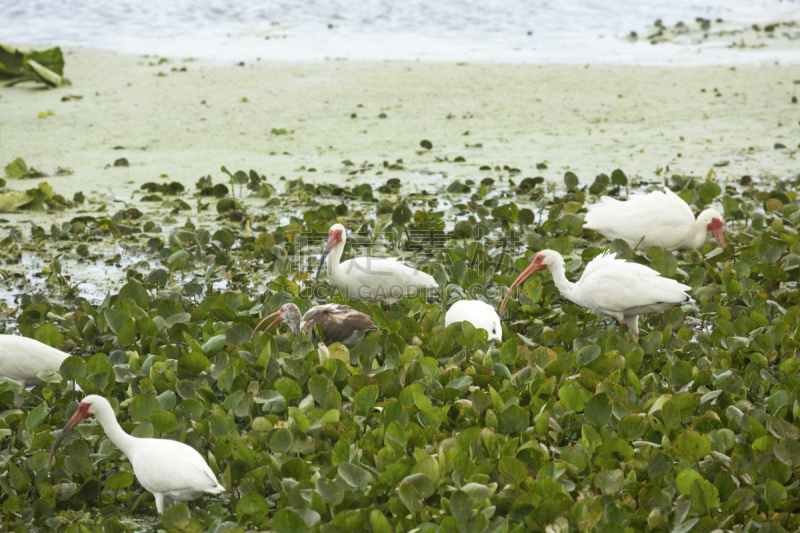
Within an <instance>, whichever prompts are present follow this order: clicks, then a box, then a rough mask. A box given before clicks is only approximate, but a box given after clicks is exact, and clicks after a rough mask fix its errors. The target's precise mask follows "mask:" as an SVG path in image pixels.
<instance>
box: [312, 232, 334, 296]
mask: <svg viewBox="0 0 800 533" xmlns="http://www.w3.org/2000/svg"><path fill="white" fill-rule="evenodd" d="M336 242H337V241H336V238H335V237H334V236H333V235H331V236H330V237H329V238H328V244H326V245H325V250H324V251H323V252H322V257H320V259H319V266H318V267H317V277H316V279H315V280H314V285H319V273H320V272H322V265H324V264H325V258H326V257H328V254H329V253H331V250H333V247H334V246H336ZM328 275H330V274H328Z"/></svg>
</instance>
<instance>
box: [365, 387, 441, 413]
mask: <svg viewBox="0 0 800 533" xmlns="http://www.w3.org/2000/svg"><path fill="white" fill-rule="evenodd" d="M377 399H378V386H377V385H368V386H366V387H364V388H363V389H361V390H360V391H358V393H357V394H356V397H355V402H354V403H355V407H356V409H357V410H359V411H360V412H362V413H364V414H367V413H369V412H370V410H372V406H373V405H375V400H377ZM415 401H416V400H415ZM428 404H429V405H430V400H428Z"/></svg>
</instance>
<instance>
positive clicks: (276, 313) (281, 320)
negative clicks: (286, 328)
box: [250, 309, 283, 339]
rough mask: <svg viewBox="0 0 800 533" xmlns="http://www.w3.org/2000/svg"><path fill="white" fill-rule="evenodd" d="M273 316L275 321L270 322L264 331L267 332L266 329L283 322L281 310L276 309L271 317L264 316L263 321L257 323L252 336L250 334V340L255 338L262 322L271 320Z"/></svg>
mask: <svg viewBox="0 0 800 533" xmlns="http://www.w3.org/2000/svg"><path fill="white" fill-rule="evenodd" d="M274 316H277V317H278V318H276V319H275V320H274V321H273V322H272V324H270V325H269V326H267V328H266V329H265V330H264V331H267V329H269V328H271V327H272V326H274V325H275V324H277V323H278V322H283V316H281V310H280V309H278V310H277V311H275V312H274V313H272V314H271V315H267V316H265V317H264V319H263V320H262V321H261V322H259V323H258V325H257V326H256V327H255V329H253V334H252V335H250V339H252V338H253V337H255V336H256V331H258V328H260V327H261V324H263V323H264V322H266V321H267V320H269V319H270V318H272V317H274Z"/></svg>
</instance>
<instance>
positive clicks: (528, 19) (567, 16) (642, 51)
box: [0, 0, 800, 65]
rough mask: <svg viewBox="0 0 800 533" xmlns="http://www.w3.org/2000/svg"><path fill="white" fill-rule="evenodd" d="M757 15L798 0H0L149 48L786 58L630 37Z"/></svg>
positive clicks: (527, 58) (55, 22) (94, 40)
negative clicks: (700, 20)
mask: <svg viewBox="0 0 800 533" xmlns="http://www.w3.org/2000/svg"><path fill="white" fill-rule="evenodd" d="M696 17H704V18H708V19H711V20H713V21H716V19H723V20H724V21H729V22H731V23H739V24H744V25H749V24H751V23H754V22H766V21H774V20H779V19H780V20H786V19H797V18H798V17H800V4H798V2H797V1H795V0H755V1H749V0H738V1H737V0H670V1H669V2H664V1H661V2H659V1H655V0H622V1H618V2H607V1H606V2H601V1H598V0H569V1H555V0H532V1H524V0H436V1H433V0H409V1H406V2H396V1H390V0H365V1H361V2H351V1H343V0H332V1H331V0H311V1H307V2H287V1H272V2H244V1H241V0H205V1H203V0H173V1H169V2H164V1H160V0H137V1H136V2H108V1H106V2H103V1H99V2H98V1H87V0H62V1H58V2H45V1H42V0H35V1H26V2H18V1H13V0H12V1H8V0H5V1H3V2H0V25H1V26H2V27H3V40H8V41H11V42H18V43H29V42H36V43H58V44H62V45H76V46H88V47H97V48H108V49H113V50H119V51H124V52H132V53H137V54H158V55H166V56H177V57H187V56H188V57H195V58H209V59H216V60H221V61H225V62H229V61H237V62H238V61H252V60H255V59H256V58H261V59H262V60H278V61H321V60H324V59H326V58H331V59H335V58H346V59H350V60H364V61H374V60H429V61H497V62H512V63H578V64H582V63H591V62H597V61H603V62H607V63H608V62H611V63H622V64H675V65H686V64H708V63H719V62H722V63H728V62H754V61H755V62H760V61H767V60H769V61H772V60H780V61H783V62H795V63H796V62H798V61H800V59H798V57H797V56H798V54H797V53H795V51H792V50H761V51H752V50H751V51H749V53H746V52H744V51H741V50H737V49H730V48H728V47H727V46H720V45H719V43H717V44H716V45H713V44H708V43H707V44H705V45H704V44H702V43H698V44H694V45H689V44H683V45H676V44H666V45H660V46H657V47H651V46H649V45H648V44H647V43H646V42H645V43H644V44H643V43H642V42H639V43H631V42H628V41H627V40H625V39H624V37H625V36H627V35H629V34H630V32H631V31H637V32H642V31H644V30H645V29H646V28H650V27H652V25H653V23H654V21H655V20H656V19H662V20H663V21H664V23H665V24H667V25H674V24H675V23H677V22H679V21H683V22H693V21H694V20H695V18H696Z"/></svg>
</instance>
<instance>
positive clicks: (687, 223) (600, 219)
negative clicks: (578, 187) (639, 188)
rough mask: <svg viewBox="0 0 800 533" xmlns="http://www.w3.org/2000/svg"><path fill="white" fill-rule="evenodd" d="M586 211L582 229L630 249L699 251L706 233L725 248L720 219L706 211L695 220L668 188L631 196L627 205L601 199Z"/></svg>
mask: <svg viewBox="0 0 800 533" xmlns="http://www.w3.org/2000/svg"><path fill="white" fill-rule="evenodd" d="M588 210H589V212H588V213H586V217H585V219H586V222H585V223H584V224H583V227H584V228H587V229H591V230H594V231H597V232H598V233H602V234H603V235H604V236H605V237H606V238H607V239H609V240H614V239H622V240H623V241H626V242H627V243H628V244H630V245H631V246H633V245H635V244H637V243H638V242H639V241H641V244H639V248H641V249H643V250H646V249H648V248H650V247H652V246H660V247H661V248H664V249H665V250H688V249H690V248H700V247H702V246H703V245H704V244H705V243H706V242H708V232H709V231H711V233H712V234H713V235H714V239H715V240H716V241H717V244H718V245H719V246H725V237H724V236H723V234H722V226H723V223H722V215H720V214H719V213H718V212H717V211H716V210H715V209H710V208H709V209H706V210H705V211H703V212H702V213H700V214H699V215H698V216H697V220H695V218H694V213H692V208H691V207H689V204H687V203H686V202H684V201H683V200H682V199H681V197H680V196H678V195H677V194H675V193H674V192H672V191H671V190H669V189H668V188H665V189H664V191H663V192H661V191H655V192H651V193H650V194H642V195H634V196H630V197H629V198H628V201H626V202H620V201H619V200H615V199H614V198H611V197H610V196H603V197H602V198H601V199H600V201H599V202H597V203H596V204H592V205H590V206H589V207H588Z"/></svg>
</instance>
